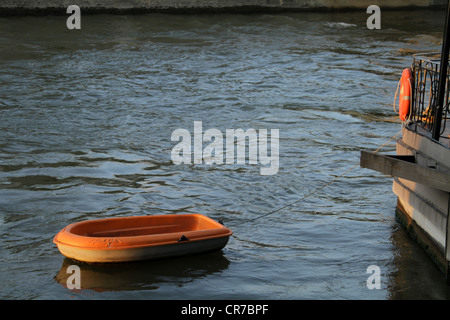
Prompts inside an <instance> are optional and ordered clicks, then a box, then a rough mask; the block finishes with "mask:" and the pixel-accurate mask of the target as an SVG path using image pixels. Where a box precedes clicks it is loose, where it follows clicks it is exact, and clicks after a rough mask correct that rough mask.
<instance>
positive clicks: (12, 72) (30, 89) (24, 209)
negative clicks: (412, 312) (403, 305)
mask: <svg viewBox="0 0 450 320" xmlns="http://www.w3.org/2000/svg"><path fill="white" fill-rule="evenodd" d="M405 14H406V13H405V12H384V11H383V12H382V29H381V30H369V29H367V27H366V19H367V17H368V15H367V14H366V13H365V12H353V13H296V14H278V15H269V14H265V15H263V14H258V15H225V14H224V15H199V16H197V15H188V16H177V15H156V14H155V15H153V14H148V15H122V16H114V15H92V16H82V29H81V30H68V29H67V28H66V19H67V17H65V16H61V17H50V16H48V17H22V18H18V17H15V18H1V19H0V120H1V121H0V241H1V246H0V297H1V298H4V299H5V298H6V299H55V298H57V299H74V298H75V299H78V298H79V299H85V298H87V299H110V298H114V299H178V298H183V299H404V298H413V299H429V298H431V299H445V298H448V297H449V289H448V287H447V286H446V285H445V284H444V281H443V277H442V276H441V274H440V273H439V271H438V270H437V268H436V267H435V266H434V264H432V262H431V261H430V260H429V258H428V257H427V256H426V255H425V254H424V253H423V252H422V251H421V250H420V249H418V248H417V246H416V244H415V243H414V242H412V241H411V240H410V239H409V238H408V237H407V236H406V235H405V232H404V230H403V229H402V228H400V227H399V225H398V223H397V222H396V220H395V215H394V212H395V206H396V197H395V195H394V194H393V192H392V179H391V178H388V177H384V176H382V175H380V174H378V173H376V172H372V171H369V170H366V169H362V168H360V167H356V168H355V169H353V170H352V171H350V172H349V173H347V174H346V175H345V176H344V177H342V178H340V179H338V180H337V181H336V182H334V183H333V184H331V185H329V186H327V187H326V188H325V189H323V190H321V191H319V192H317V193H315V194H314V195H312V196H310V197H308V198H306V199H304V200H303V201H299V202H297V203H296V204H295V205H292V206H288V207H285V208H283V209H281V210H279V211H277V212H275V213H273V214H270V215H266V216H264V217H262V218H260V219H257V220H254V219H255V218H257V217H259V216H262V215H264V214H267V213H270V212H273V211H275V210H277V209H279V208H282V207H284V206H285V205H286V204H288V203H292V202H295V201H296V200H298V199H301V198H302V197H303V196H305V195H307V194H309V193H310V192H313V191H314V190H316V189H317V188H320V187H321V186H323V185H324V184H326V183H328V182H329V181H331V180H332V179H334V178H335V177H337V176H339V175H341V174H342V173H344V172H345V171H347V170H349V169H350V168H352V167H353V166H355V165H356V164H358V163H359V156H360V150H375V149H377V148H378V147H379V146H381V145H383V144H384V143H385V142H387V141H388V140H389V139H390V138H391V137H392V136H394V135H395V134H397V133H398V132H399V131H400V129H401V124H400V123H399V122H398V121H397V116H396V115H395V113H394V111H393V109H392V103H393V100H394V94H395V90H396V87H397V82H398V80H399V77H400V75H401V71H402V69H403V68H404V67H407V66H409V65H410V63H411V62H412V59H411V55H412V54H413V53H415V52H422V51H438V50H440V39H441V36H442V32H441V30H442V29H443V22H444V18H445V16H444V13H443V12H439V11H413V12H408V13H407V14H408V16H409V17H410V19H408V20H405V19H403V17H404V16H405ZM410 21H415V22H416V23H414V24H411V23H410ZM194 121H201V122H202V125H203V131H205V130H207V129H212V128H214V129H218V130H220V131H221V132H223V133H225V132H226V130H227V129H239V128H242V129H244V130H247V129H250V128H253V129H255V130H261V129H267V130H269V131H270V130H273V129H278V130H279V133H280V139H279V160H280V164H279V170H278V173H277V174H275V175H267V176H264V175H261V174H260V169H261V167H262V164H261V163H257V164H248V163H247V164H244V165H238V164H236V163H234V164H221V165H220V164H214V165H208V164H203V165H199V164H196V165H188V164H181V165H175V164H174V163H173V162H172V159H171V151H172V148H173V147H174V146H175V145H176V143H177V142H174V141H171V135H172V132H173V131H174V130H176V129H187V130H189V132H191V133H193V132H194ZM394 150H395V148H394V145H393V143H390V144H388V145H387V146H386V147H385V148H384V149H383V151H384V152H393V151H394ZM169 213H176V214H182V213H201V214H204V215H207V216H209V217H211V218H214V219H217V220H218V219H222V220H223V221H224V223H225V225H227V226H229V227H230V228H231V229H232V230H233V231H234V235H233V236H232V237H231V239H230V241H229V243H228V245H227V246H226V247H225V248H224V249H223V250H222V251H218V252H214V253H210V254H203V255H199V256H193V257H187V258H173V259H166V260H159V261H153V262H142V263H133V264H120V265H113V266H95V265H86V264H79V265H80V268H81V275H82V278H81V282H82V290H80V291H76V292H74V291H71V290H68V289H67V288H66V287H65V281H66V279H67V273H66V270H67V266H68V265H70V264H73V263H74V262H72V261H68V260H67V259H64V257H63V256H62V255H61V254H60V253H59V251H58V250H57V248H56V247H55V245H54V244H53V243H52V239H53V237H54V235H55V234H56V233H57V232H58V231H59V230H60V229H62V228H63V227H64V226H66V225H67V224H69V223H72V222H76V221H81V220H84V219H94V218H105V217H119V216H131V215H145V214H152V215H153V214H169ZM370 265H377V266H379V267H380V270H381V289H373V290H369V289H368V288H367V286H366V280H367V279H368V276H369V274H367V273H366V270H367V268H368V267H369V266H370Z"/></svg>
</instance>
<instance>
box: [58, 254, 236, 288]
mask: <svg viewBox="0 0 450 320" xmlns="http://www.w3.org/2000/svg"><path fill="white" fill-rule="evenodd" d="M229 264H230V261H229V260H228V259H227V258H226V257H225V256H224V255H223V252H222V251H215V252H210V253H205V254H198V255H192V256H185V257H176V258H167V259H160V260H151V261H141V262H130V263H114V264H112V263H111V264H88V263H83V262H79V261H75V260H71V259H68V258H65V259H64V261H63V264H62V266H61V268H60V270H59V272H58V274H57V275H56V276H55V277H54V280H55V281H56V282H58V283H59V284H61V285H63V286H65V287H66V286H67V281H68V278H69V277H70V276H71V275H72V274H73V273H72V271H68V269H67V268H68V267H69V266H71V265H76V266H78V267H79V268H80V285H81V290H83V289H90V290H94V291H97V292H105V291H139V290H156V289H158V288H160V287H162V286H164V285H167V284H183V283H188V282H192V281H195V280H197V279H201V278H204V277H207V276H209V275H212V274H215V273H220V272H223V271H224V270H226V269H227V268H228V266H229ZM70 281H72V280H70ZM70 283H72V282H70Z"/></svg>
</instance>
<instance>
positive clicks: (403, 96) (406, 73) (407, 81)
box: [398, 68, 413, 121]
mask: <svg viewBox="0 0 450 320" xmlns="http://www.w3.org/2000/svg"><path fill="white" fill-rule="evenodd" d="M412 81H413V77H412V72H411V69H410V68H406V69H405V70H403V73H402V78H401V80H400V98H399V101H398V105H399V110H398V114H399V116H400V119H401V120H402V121H405V120H406V119H408V116H409V109H410V107H411V100H412Z"/></svg>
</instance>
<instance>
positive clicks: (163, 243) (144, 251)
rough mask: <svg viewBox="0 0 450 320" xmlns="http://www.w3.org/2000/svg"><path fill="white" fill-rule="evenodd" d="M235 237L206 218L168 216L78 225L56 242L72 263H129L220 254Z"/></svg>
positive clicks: (66, 231)
mask: <svg viewBox="0 0 450 320" xmlns="http://www.w3.org/2000/svg"><path fill="white" fill-rule="evenodd" d="M232 233H233V232H232V231H231V230H230V229H228V228H227V227H225V226H224V225H222V224H221V223H219V222H216V221H214V220H212V219H210V218H208V217H206V216H204V215H200V214H168V215H154V216H151V215H149V216H134V217H120V218H106V219H98V220H87V221H81V222H76V223H73V224H70V225H68V226H67V227H65V228H64V229H62V230H61V231H60V232H59V233H58V234H57V235H56V236H55V238H54V239H53V242H54V243H55V244H56V245H57V247H58V249H59V251H60V252H61V253H62V254H63V255H64V256H66V257H68V258H71V259H75V260H79V261H84V262H92V263H95V262H99V263H106V262H126V261H137V260H149V259H155V258H164V257H172V256H181V255H188V254H194V253H201V252H207V251H212V250H219V249H222V248H223V247H225V245H226V244H227V242H228V239H229V237H230V236H231V235H232Z"/></svg>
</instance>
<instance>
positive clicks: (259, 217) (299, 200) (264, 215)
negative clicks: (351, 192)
mask: <svg viewBox="0 0 450 320" xmlns="http://www.w3.org/2000/svg"><path fill="white" fill-rule="evenodd" d="M402 131H403V130H400V131H399V132H398V133H397V134H396V135H395V136H393V137H392V138H390V139H389V140H388V141H387V142H386V143H384V144H383V145H382V146H380V147H379V148H378V149H377V150H375V151H374V153H377V152H378V151H380V150H381V149H382V148H383V147H384V146H386V145H387V144H388V143H389V142H391V141H392V140H394V139H395V138H396V137H397V136H398V135H399V134H400V133H402ZM358 166H359V163H357V164H355V165H354V166H353V167H351V168H350V169H348V170H347V171H345V172H344V173H342V174H340V175H339V176H337V177H335V178H334V179H333V180H331V181H329V182H327V183H326V184H324V185H323V186H321V187H320V188H317V189H316V190H314V191H312V192H310V193H308V194H307V195H305V196H303V197H301V198H300V199H297V200H295V201H294V202H291V203H288V204H286V205H284V206H282V207H280V208H278V209H276V210H273V211H270V212H267V213H265V214H263V215H260V216H258V217H256V218H252V219H247V220H245V221H243V222H241V223H240V224H243V223H247V222H251V221H255V220H258V219H261V218H264V217H267V216H269V215H272V214H274V213H277V212H279V211H281V210H283V209H285V208H288V207H291V206H293V205H295V204H297V203H299V202H301V201H303V200H305V199H307V198H309V197H310V196H312V195H314V194H316V193H317V192H319V191H321V190H323V189H325V188H326V187H328V186H329V185H331V184H333V183H334V182H336V181H337V180H339V179H340V178H342V177H343V176H345V175H346V174H347V173H349V172H350V171H352V170H353V169H355V168H356V167H358Z"/></svg>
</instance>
